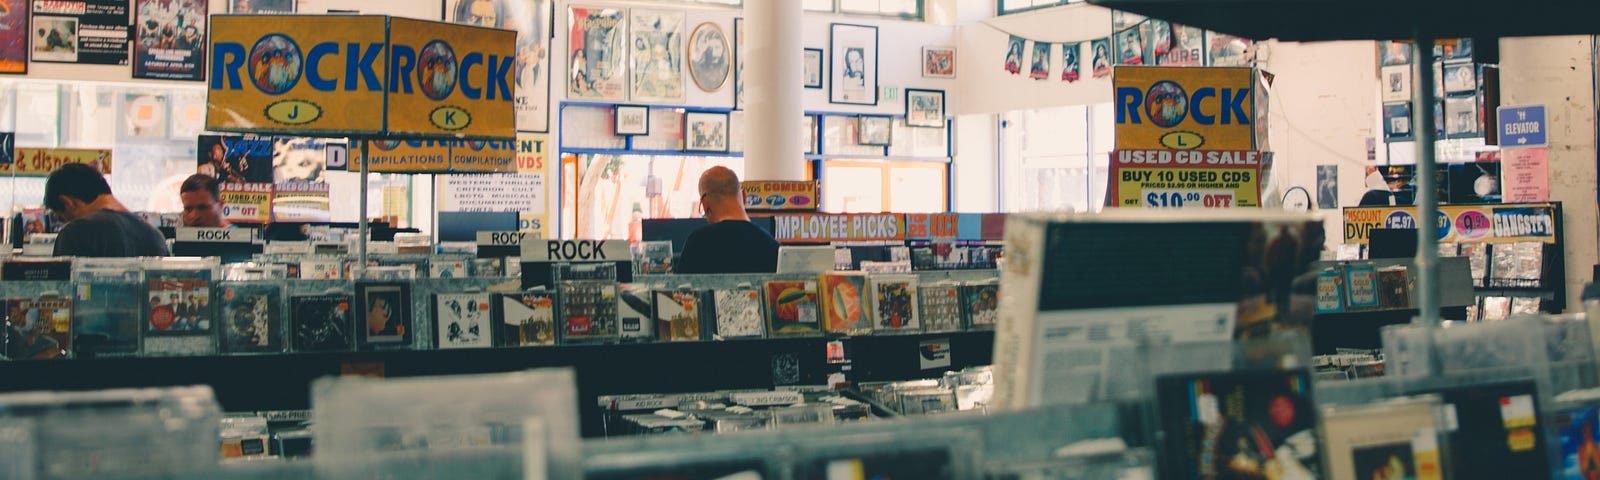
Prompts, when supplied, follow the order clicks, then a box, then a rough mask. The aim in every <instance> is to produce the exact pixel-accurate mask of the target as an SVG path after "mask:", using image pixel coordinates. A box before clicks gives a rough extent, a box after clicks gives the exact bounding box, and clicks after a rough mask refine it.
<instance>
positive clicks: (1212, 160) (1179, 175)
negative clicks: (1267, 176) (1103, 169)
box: [1111, 150, 1272, 208]
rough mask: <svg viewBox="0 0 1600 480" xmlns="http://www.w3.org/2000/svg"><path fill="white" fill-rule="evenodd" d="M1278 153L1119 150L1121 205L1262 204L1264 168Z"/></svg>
mask: <svg viewBox="0 0 1600 480" xmlns="http://www.w3.org/2000/svg"><path fill="white" fill-rule="evenodd" d="M1271 157H1272V154H1271V153H1268V152H1254V151H1242V150H1241V151H1217V150H1207V151H1200V150H1118V151H1116V152H1112V154H1111V178H1112V183H1111V188H1112V197H1113V198H1115V199H1116V202H1117V203H1116V206H1118V207H1146V208H1178V207H1191V208H1192V207H1204V208H1234V207H1260V206H1261V170H1262V167H1263V165H1267V164H1270V163H1271Z"/></svg>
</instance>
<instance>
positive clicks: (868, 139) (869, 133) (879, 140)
mask: <svg viewBox="0 0 1600 480" xmlns="http://www.w3.org/2000/svg"><path fill="white" fill-rule="evenodd" d="M893 127H894V118H893V117H890V116H888V115H862V116H859V117H856V144H857V145H871V146H876V147H887V146H889V141H890V139H891V138H890V132H892V131H893V130H894V128H893Z"/></svg>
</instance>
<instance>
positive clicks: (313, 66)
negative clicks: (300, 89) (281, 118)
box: [291, 42, 339, 118]
mask: <svg viewBox="0 0 1600 480" xmlns="http://www.w3.org/2000/svg"><path fill="white" fill-rule="evenodd" d="M323 55H335V56H337V55H339V44H337V43H333V42H327V43H319V44H317V46H315V47H311V51H310V52H307V53H306V83H308V84H311V88H315V89H317V91H319V92H331V91H333V89H334V88H335V87H338V85H339V80H338V79H333V80H329V79H326V78H322V68H321V65H322V56H323ZM291 118H293V117H291Z"/></svg>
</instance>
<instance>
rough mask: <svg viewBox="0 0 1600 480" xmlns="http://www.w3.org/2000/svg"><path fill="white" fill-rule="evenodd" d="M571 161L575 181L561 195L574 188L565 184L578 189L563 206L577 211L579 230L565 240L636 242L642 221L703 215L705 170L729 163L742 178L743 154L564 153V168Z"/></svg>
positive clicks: (728, 165)
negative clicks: (701, 200)
mask: <svg viewBox="0 0 1600 480" xmlns="http://www.w3.org/2000/svg"><path fill="white" fill-rule="evenodd" d="M568 163H572V164H575V165H576V174H575V176H574V177H572V178H571V180H572V181H575V182H576V183H569V184H566V185H564V186H563V187H562V191H563V195H565V194H566V192H568V191H572V189H571V187H570V186H567V185H576V186H577V188H576V189H575V193H576V195H574V196H569V197H567V199H568V202H566V203H564V204H563V205H562V209H563V210H566V209H568V208H571V209H573V210H572V211H571V215H572V216H573V218H575V220H576V222H575V226H576V228H574V229H572V230H568V231H570V232H571V233H572V234H573V235H575V236H569V237H564V238H582V239H592V240H606V239H615V240H620V239H628V240H638V238H637V237H638V230H637V223H636V222H638V221H639V220H642V219H646V218H695V217H699V216H700V215H701V211H700V188H699V182H700V174H702V173H705V171H706V170H707V169H710V168H711V167H716V166H722V167H728V168H730V169H732V170H733V172H734V173H736V174H738V175H739V176H740V177H741V178H742V177H744V159H743V158H740V157H701V156H672V155H610V154H589V153H585V154H570V155H567V156H566V157H564V158H563V161H562V165H563V170H565V169H566V167H565V166H566V165H567V164H568ZM566 225H570V223H567V222H563V223H562V228H563V229H564V230H565V229H566V228H567V227H566Z"/></svg>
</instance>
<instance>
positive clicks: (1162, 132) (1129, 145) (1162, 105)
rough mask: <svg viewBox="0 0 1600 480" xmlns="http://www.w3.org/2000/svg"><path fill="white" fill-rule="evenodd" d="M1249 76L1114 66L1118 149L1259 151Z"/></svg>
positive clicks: (1244, 71)
mask: <svg viewBox="0 0 1600 480" xmlns="http://www.w3.org/2000/svg"><path fill="white" fill-rule="evenodd" d="M1253 72H1254V71H1253V70H1251V69H1248V68H1220V67H1219V68H1196V67H1117V68H1116V72H1115V74H1114V78H1113V83H1114V84H1115V86H1116V104H1115V107H1116V109H1117V114H1116V122H1117V127H1116V136H1117V149H1119V150H1132V149H1153V148H1164V149H1170V150H1195V149H1206V150H1257V149H1259V148H1258V145H1257V142H1256V139H1255V131H1256V130H1255V126H1254V125H1253V124H1254V123H1255V120H1256V118H1255V116H1256V109H1255V100H1256V95H1255V90H1256V85H1255V81H1254V78H1255V75H1253ZM1263 143H1264V142H1263ZM1260 146H1262V147H1264V145H1260Z"/></svg>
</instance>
